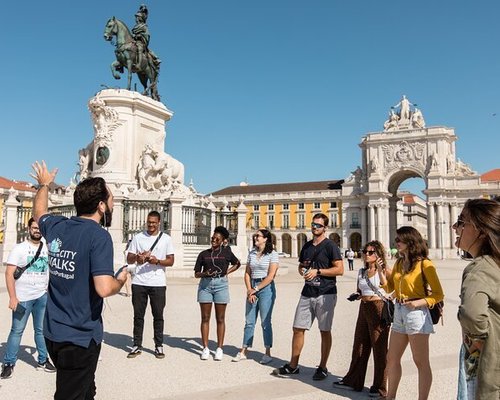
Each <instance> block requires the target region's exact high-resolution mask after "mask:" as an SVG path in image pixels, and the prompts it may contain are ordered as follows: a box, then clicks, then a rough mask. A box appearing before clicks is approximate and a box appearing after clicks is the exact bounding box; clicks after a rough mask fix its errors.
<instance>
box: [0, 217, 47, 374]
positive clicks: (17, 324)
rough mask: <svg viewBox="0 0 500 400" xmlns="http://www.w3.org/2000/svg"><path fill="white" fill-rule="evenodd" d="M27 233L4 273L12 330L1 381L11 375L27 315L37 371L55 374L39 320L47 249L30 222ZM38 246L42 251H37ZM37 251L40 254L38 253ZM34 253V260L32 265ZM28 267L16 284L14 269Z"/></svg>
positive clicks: (44, 296)
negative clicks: (32, 332)
mask: <svg viewBox="0 0 500 400" xmlns="http://www.w3.org/2000/svg"><path fill="white" fill-rule="evenodd" d="M28 233H29V236H28V239H27V240H26V241H24V242H22V243H19V244H17V245H16V246H15V247H14V248H13V249H12V251H11V252H10V254H9V258H8V260H7V269H6V270H5V283H6V285H7V292H8V293H9V308H10V309H11V310H12V327H11V329H10V333H9V338H8V339H7V345H6V349H5V354H4V359H3V366H2V373H1V374H0V377H1V378H2V379H7V378H10V377H11V376H12V373H13V372H14V365H15V364H16V361H17V352H18V351H19V345H20V344H21V338H22V336H23V332H24V328H26V324H27V322H28V318H29V316H30V314H31V315H33V329H34V331H35V345H36V350H37V352H38V368H39V369H43V370H44V371H46V372H55V370H56V369H55V368H54V366H53V365H52V363H51V362H50V360H49V358H48V356H47V347H46V345H45V338H44V337H43V319H44V315H45V305H46V304H47V284H48V282H49V265H48V253H47V245H46V244H45V242H44V241H43V239H42V235H41V234H40V230H39V228H38V224H37V223H36V222H35V220H34V219H33V218H30V220H29V221H28ZM40 246H42V247H41V248H40ZM39 248H40V251H38V250H39ZM37 253H38V257H37V258H36V260H35V261H33V262H32V260H33V259H34V258H35V257H36V254H37ZM30 263H31V264H30ZM28 264H29V266H28V268H26V269H25V270H24V272H23V273H22V275H21V276H20V277H19V278H18V279H17V280H16V279H15V278H14V272H15V271H16V269H17V267H21V268H22V267H26V266H27V265H28Z"/></svg>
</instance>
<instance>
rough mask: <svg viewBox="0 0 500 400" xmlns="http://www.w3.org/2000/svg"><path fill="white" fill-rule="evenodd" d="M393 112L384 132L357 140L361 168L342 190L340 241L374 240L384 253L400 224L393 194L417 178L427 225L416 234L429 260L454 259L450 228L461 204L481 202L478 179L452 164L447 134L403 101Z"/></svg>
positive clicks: (451, 143)
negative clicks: (424, 240) (421, 185)
mask: <svg viewBox="0 0 500 400" xmlns="http://www.w3.org/2000/svg"><path fill="white" fill-rule="evenodd" d="M398 106H399V107H400V108H399V110H398V111H397V112H394V110H393V109H391V110H390V112H389V119H388V120H387V121H385V123H384V130H383V131H381V132H373V133H369V134H367V135H366V136H364V137H363V138H362V141H361V143H360V147H361V165H359V166H358V167H357V168H356V170H354V171H353V172H352V173H351V174H350V176H349V177H347V178H346V180H345V182H344V184H343V185H342V200H343V211H344V212H343V218H344V221H343V226H345V227H346V231H345V235H344V238H345V240H346V243H349V242H351V245H352V238H353V237H360V238H361V242H362V243H366V242H367V241H369V240H374V239H377V240H379V241H381V242H382V243H383V244H384V246H386V247H387V248H389V247H390V245H391V244H392V243H393V241H394V238H395V232H396V229H397V228H398V227H399V226H402V224H403V221H401V220H400V217H399V216H398V214H399V213H400V212H401V211H400V207H401V205H400V204H401V203H400V202H399V198H398V196H397V191H398V188H399V187H400V186H401V184H402V183H403V182H404V181H406V180H408V179H410V178H421V179H422V180H423V182H424V186H425V190H424V195H425V202H422V204H421V207H422V209H423V210H425V214H426V218H424V219H426V221H425V223H423V224H422V225H421V226H418V227H417V229H418V230H419V231H420V233H421V234H422V235H423V236H424V237H427V239H428V244H429V248H430V255H431V257H441V258H444V257H454V256H455V254H456V252H455V249H454V244H453V240H452V238H453V232H452V229H451V226H452V225H453V223H454V222H455V221H456V218H457V216H458V212H459V210H460V208H461V207H462V206H463V203H465V201H466V200H467V199H468V198H470V197H479V196H481V190H482V188H481V183H480V177H479V175H478V174H477V173H476V172H474V171H473V170H472V168H471V167H470V166H469V165H467V164H465V163H464V162H462V161H461V160H460V159H457V158H456V149H455V141H456V140H457V137H456V135H455V132H454V130H453V129H452V128H447V127H444V126H432V127H426V125H425V120H424V118H423V115H422V112H421V111H420V110H419V109H417V108H416V107H415V106H414V105H413V104H412V103H410V102H409V100H408V99H406V97H404V96H403V99H402V100H401V101H400V103H399V104H398Z"/></svg>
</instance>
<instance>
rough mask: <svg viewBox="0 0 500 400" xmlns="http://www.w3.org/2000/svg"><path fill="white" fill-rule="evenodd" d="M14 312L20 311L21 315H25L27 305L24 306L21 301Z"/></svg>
mask: <svg viewBox="0 0 500 400" xmlns="http://www.w3.org/2000/svg"><path fill="white" fill-rule="evenodd" d="M14 312H15V313H18V314H19V315H24V313H25V312H26V307H24V306H23V305H22V304H21V303H17V307H16V310H15V311H14Z"/></svg>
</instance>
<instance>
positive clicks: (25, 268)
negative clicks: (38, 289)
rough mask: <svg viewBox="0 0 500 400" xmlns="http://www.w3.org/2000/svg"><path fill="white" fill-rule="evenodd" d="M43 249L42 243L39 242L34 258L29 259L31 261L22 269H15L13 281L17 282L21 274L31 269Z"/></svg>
mask: <svg viewBox="0 0 500 400" xmlns="http://www.w3.org/2000/svg"><path fill="white" fill-rule="evenodd" d="M42 247H43V242H42V241H40V244H39V245H38V250H37V251H36V254H35V257H33V258H32V259H31V261H30V262H29V263H28V264H26V265H25V266H24V267H17V268H16V270H15V271H14V279H15V280H16V281H17V280H18V279H19V278H20V277H21V275H22V274H24V271H26V270H27V269H28V268H29V267H31V266H32V265H33V264H34V263H35V262H36V260H38V257H40V253H41V251H42Z"/></svg>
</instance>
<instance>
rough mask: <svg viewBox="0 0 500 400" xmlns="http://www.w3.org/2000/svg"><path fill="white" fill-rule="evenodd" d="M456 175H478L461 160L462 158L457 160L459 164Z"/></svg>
mask: <svg viewBox="0 0 500 400" xmlns="http://www.w3.org/2000/svg"><path fill="white" fill-rule="evenodd" d="M455 173H456V174H457V175H461V176H473V175H476V173H475V172H474V171H473V170H472V168H471V167H470V166H469V165H467V164H466V163H464V162H463V161H462V160H460V158H459V159H458V160H457V163H456V165H455Z"/></svg>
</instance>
